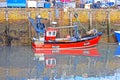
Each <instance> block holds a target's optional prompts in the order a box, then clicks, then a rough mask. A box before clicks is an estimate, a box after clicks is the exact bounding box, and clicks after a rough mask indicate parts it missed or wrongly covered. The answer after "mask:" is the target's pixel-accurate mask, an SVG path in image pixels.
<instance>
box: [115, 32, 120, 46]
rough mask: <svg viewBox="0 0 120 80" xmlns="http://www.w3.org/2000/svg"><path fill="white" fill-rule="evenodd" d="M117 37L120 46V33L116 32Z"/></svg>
mask: <svg viewBox="0 0 120 80" xmlns="http://www.w3.org/2000/svg"><path fill="white" fill-rule="evenodd" d="M115 36H116V38H117V41H118V44H119V45H120V31H115Z"/></svg>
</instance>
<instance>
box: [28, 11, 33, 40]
mask: <svg viewBox="0 0 120 80" xmlns="http://www.w3.org/2000/svg"><path fill="white" fill-rule="evenodd" d="M30 16H31V13H30V12H28V17H30ZM31 32H32V31H31V26H30V21H29V27H28V36H29V38H31V37H32V35H31Z"/></svg>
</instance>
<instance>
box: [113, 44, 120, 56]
mask: <svg viewBox="0 0 120 80" xmlns="http://www.w3.org/2000/svg"><path fill="white" fill-rule="evenodd" d="M114 55H115V56H118V57H120V46H118V47H117V48H116V50H115V52H114Z"/></svg>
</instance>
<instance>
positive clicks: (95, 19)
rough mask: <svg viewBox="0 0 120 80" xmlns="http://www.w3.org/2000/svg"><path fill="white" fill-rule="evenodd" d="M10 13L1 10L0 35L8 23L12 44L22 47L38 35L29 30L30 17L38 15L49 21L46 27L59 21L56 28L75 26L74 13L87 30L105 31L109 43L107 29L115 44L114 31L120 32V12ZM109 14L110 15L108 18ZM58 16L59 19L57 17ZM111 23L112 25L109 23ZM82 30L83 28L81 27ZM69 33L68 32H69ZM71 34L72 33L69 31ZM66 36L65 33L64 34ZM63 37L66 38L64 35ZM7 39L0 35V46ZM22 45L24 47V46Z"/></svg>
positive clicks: (28, 11)
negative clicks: (31, 37)
mask: <svg viewBox="0 0 120 80" xmlns="http://www.w3.org/2000/svg"><path fill="white" fill-rule="evenodd" d="M7 10H8V13H6V9H1V11H0V17H1V18H0V34H3V33H4V32H5V30H6V26H7V23H8V27H9V29H10V31H9V33H10V36H11V38H12V41H11V42H12V44H13V43H14V44H13V45H15V44H16V43H17V44H16V45H18V44H19V45H21V42H22V43H23V44H25V45H26V44H28V42H29V41H28V40H29V37H30V36H34V35H36V33H35V32H34V30H33V28H32V31H31V32H30V31H29V29H30V27H31V24H30V23H29V21H28V19H27V18H28V16H29V13H30V16H31V17H32V18H35V16H36V15H37V14H40V15H41V16H42V17H43V18H47V19H48V20H46V21H43V22H44V23H45V24H46V26H48V27H49V26H52V25H51V22H52V21H57V23H58V24H57V25H56V26H69V25H73V23H74V22H75V21H76V19H75V18H74V13H78V15H79V16H78V20H79V21H80V22H81V25H82V26H84V27H85V29H88V28H89V27H90V28H97V29H98V31H103V32H104V34H103V36H102V40H103V41H107V27H108V26H109V27H110V33H111V34H110V42H115V41H116V40H115V36H114V33H113V31H114V30H120V28H119V27H120V18H119V17H120V11H119V10H117V9H116V10H113V9H110V10H107V9H91V10H85V9H78V8H77V9H68V10H67V12H65V11H64V10H63V9H59V11H58V13H56V14H55V10H54V9H53V8H50V9H43V8H37V9H36V8H25V9H24V8H23V9H19V8H18V9H17V8H13V9H7ZM108 12H109V15H110V16H108ZM5 13H6V14H7V16H8V22H6V18H5V17H6V16H5ZM56 16H57V17H56ZM109 22H110V23H109ZM80 28H82V27H81V26H80ZM67 31H68V30H67ZM68 32H70V31H68ZM62 33H63V34H64V32H62ZM63 36H66V34H65V35H63ZM5 42H6V39H5V35H0V45H1V44H2V45H3V44H4V45H5ZM23 44H22V45H23Z"/></svg>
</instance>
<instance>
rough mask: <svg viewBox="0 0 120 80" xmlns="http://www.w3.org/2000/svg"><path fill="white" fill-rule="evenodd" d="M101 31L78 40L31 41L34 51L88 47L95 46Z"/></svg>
mask: <svg viewBox="0 0 120 80" xmlns="http://www.w3.org/2000/svg"><path fill="white" fill-rule="evenodd" d="M101 35H102V33H99V34H97V35H96V36H93V37H90V38H87V39H85V38H83V40H80V41H70V42H44V43H36V42H32V48H33V49H34V50H35V51H39V50H45V49H46V50H49V49H50V50H56V49H70V48H71V49H73V48H88V47H93V46H96V45H97V44H98V42H99V40H100V38H101Z"/></svg>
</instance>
